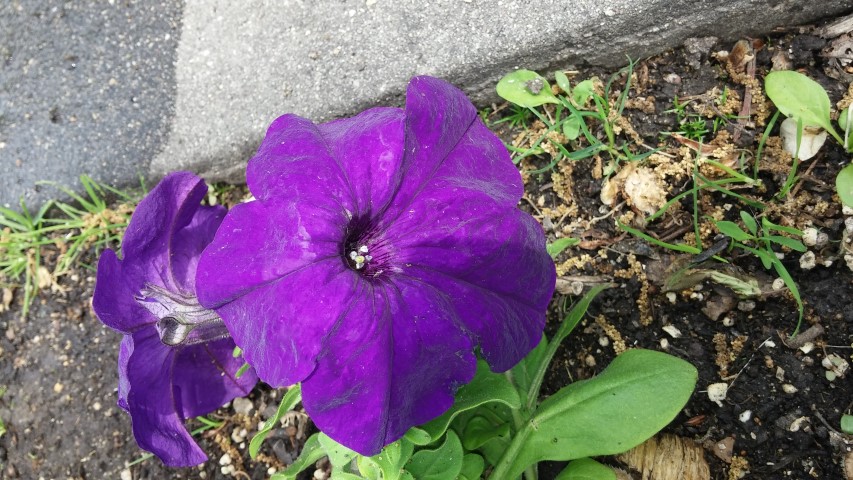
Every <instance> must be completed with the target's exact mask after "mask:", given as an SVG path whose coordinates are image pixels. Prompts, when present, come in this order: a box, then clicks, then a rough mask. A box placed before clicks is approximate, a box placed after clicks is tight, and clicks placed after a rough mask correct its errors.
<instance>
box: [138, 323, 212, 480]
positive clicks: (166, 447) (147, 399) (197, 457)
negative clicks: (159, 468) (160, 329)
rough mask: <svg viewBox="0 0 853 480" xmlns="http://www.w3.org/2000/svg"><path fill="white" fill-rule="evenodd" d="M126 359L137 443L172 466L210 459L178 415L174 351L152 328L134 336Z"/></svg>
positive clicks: (183, 465)
mask: <svg viewBox="0 0 853 480" xmlns="http://www.w3.org/2000/svg"><path fill="white" fill-rule="evenodd" d="M129 338H131V341H132V342H133V345H132V348H131V349H130V353H129V356H128V360H127V378H128V382H129V384H130V390H129V391H128V392H127V407H128V412H130V418H131V423H132V424H133V436H134V437H135V438H136V443H138V444H139V446H140V447H141V448H143V449H145V450H148V451H149V452H151V453H153V454H155V455H157V457H159V458H160V460H162V461H163V463H164V464H166V465H167V466H170V467H189V466H193V465H198V464H200V463H202V462H204V461H205V460H207V455H205V454H204V452H203V451H202V450H201V448H199V446H198V445H197V444H196V443H195V441H194V440H193V438H192V436H191V435H190V434H189V432H188V431H187V429H186V428H185V427H184V419H183V418H181V416H180V415H179V414H178V409H179V406H177V405H176V404H175V402H176V400H177V399H176V398H175V397H174V391H173V389H172V382H171V376H172V375H171V368H172V363H173V360H174V349H172V348H170V347H167V346H165V345H163V343H161V342H160V338H159V337H158V336H157V331H156V330H155V329H153V328H144V329H142V330H140V331H139V332H137V333H135V334H133V336H132V337H129Z"/></svg>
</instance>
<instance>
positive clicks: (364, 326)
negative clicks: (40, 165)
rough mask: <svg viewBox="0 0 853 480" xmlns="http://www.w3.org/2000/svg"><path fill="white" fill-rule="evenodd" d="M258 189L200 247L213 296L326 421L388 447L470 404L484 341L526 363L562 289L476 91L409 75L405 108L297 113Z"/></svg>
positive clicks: (210, 303) (251, 176) (269, 150)
mask: <svg viewBox="0 0 853 480" xmlns="http://www.w3.org/2000/svg"><path fill="white" fill-rule="evenodd" d="M247 180H248V184H249V188H250V189H251V191H252V193H253V194H254V195H255V197H256V198H257V201H254V202H251V203H246V204H243V205H239V206H237V207H235V208H234V209H232V210H231V212H230V213H229V214H228V215H227V216H226V217H225V220H224V221H223V223H222V226H221V227H220V229H219V231H218V232H217V234H216V238H215V239H214V240H213V242H212V243H211V244H210V246H209V247H208V248H207V249H206V250H205V252H204V254H203V255H202V257H201V260H200V261H199V267H198V284H199V301H200V302H201V304H202V305H204V306H206V307H208V308H213V309H215V310H216V311H217V312H218V313H219V314H220V315H221V316H222V319H223V320H224V321H225V324H226V325H227V326H228V329H229V330H230V331H231V332H232V334H233V335H234V339H235V341H236V342H237V345H239V346H240V347H241V348H242V349H243V351H244V355H245V357H246V359H247V361H248V362H249V363H250V364H251V365H252V366H254V367H255V369H256V370H257V372H258V375H259V376H260V378H261V379H263V380H264V381H266V382H268V383H270V384H271V385H273V386H284V385H290V384H293V383H296V382H300V381H301V382H302V393H303V403H304V406H305V408H306V410H307V411H308V413H309V415H310V416H311V417H312V419H313V420H314V422H315V423H316V424H317V426H318V427H319V428H320V429H321V430H322V431H323V432H325V433H326V434H327V435H329V436H330V437H332V438H333V439H335V440H336V441H338V442H339V443H341V444H343V445H346V446H347V447H349V448H351V449H353V450H355V451H357V452H359V453H361V454H363V455H373V454H376V453H377V452H379V451H380V449H381V448H382V447H383V446H384V445H386V444H388V443H391V442H393V441H394V440H396V439H398V438H400V437H401V436H402V435H403V434H404V433H405V432H406V430H408V429H409V428H410V427H412V426H413V425H417V424H420V423H423V422H426V421H428V420H431V419H433V418H435V417H437V416H438V415H440V414H442V413H443V412H444V411H446V410H447V409H448V408H449V407H450V406H451V405H452V403H453V394H454V392H455V391H456V389H457V388H458V387H459V386H461V385H463V384H465V383H467V382H469V381H470V380H471V378H472V377H473V375H474V371H475V366H476V358H475V356H474V353H473V350H474V348H475V347H477V348H479V351H480V353H481V354H482V355H483V357H484V358H485V359H486V360H487V361H488V362H489V364H490V365H491V367H492V368H493V369H494V370H496V371H503V370H507V369H509V368H511V367H512V366H513V365H515V364H516V363H517V362H518V361H519V360H520V359H521V358H522V357H524V356H525V354H527V353H528V352H529V351H530V350H531V349H532V348H533V347H534V346H535V345H536V343H537V342H538V341H539V340H540V338H541V336H542V330H543V326H544V323H545V310H546V308H547V305H548V301H549V299H550V297H551V293H552V291H553V288H554V280H555V271H554V264H553V262H552V261H551V259H550V257H549V256H548V254H547V253H546V251H545V239H544V235H543V233H542V229H541V227H540V226H539V225H538V224H537V223H536V222H535V221H534V220H533V218H531V217H530V215H528V214H526V213H523V212H521V211H519V210H518V209H517V208H516V204H517V203H518V201H519V199H520V198H521V195H522V193H523V189H522V181H521V176H520V175H519V173H518V171H517V170H516V169H515V167H514V166H513V164H512V162H511V161H510V158H509V155H508V154H507V152H506V149H505V148H504V146H503V144H502V143H501V142H500V140H499V139H498V138H497V137H495V135H494V134H492V133H491V132H490V131H489V130H488V129H487V128H486V127H485V125H483V123H482V122H481V121H480V119H479V118H478V116H477V111H476V110H475V109H474V106H473V105H471V103H470V101H468V99H467V98H466V97H465V95H464V94H463V93H462V92H461V91H459V90H458V89H456V88H455V87H453V86H452V85H450V84H448V83H446V82H444V81H442V80H438V79H435V78H429V77H417V78H414V79H413V80H412V81H411V83H410V84H409V88H408V91H407V95H406V109H405V110H400V109H395V108H374V109H371V110H367V111H365V112H363V113H361V114H360V115H358V116H356V117H353V118H348V119H343V120H337V121H334V122H330V123H326V124H322V125H315V124H313V123H311V122H310V121H309V120H306V119H303V118H300V117H297V116H294V115H285V116H283V117H280V118H279V119H277V120H276V121H275V122H273V124H272V125H271V126H270V128H269V130H268V132H267V135H266V138H265V139H264V141H263V143H262V144H261V146H260V148H259V150H258V153H257V155H256V156H255V157H254V158H253V159H252V160H251V161H250V162H249V166H248V171H247Z"/></svg>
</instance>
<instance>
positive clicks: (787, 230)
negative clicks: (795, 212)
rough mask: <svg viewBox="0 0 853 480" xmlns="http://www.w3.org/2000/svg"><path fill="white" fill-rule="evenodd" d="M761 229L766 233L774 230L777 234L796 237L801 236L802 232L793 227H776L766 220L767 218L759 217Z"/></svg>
mask: <svg viewBox="0 0 853 480" xmlns="http://www.w3.org/2000/svg"><path fill="white" fill-rule="evenodd" d="M761 227H762V228H763V229H764V230H767V231H770V230H775V231H777V232H784V233H790V234H791V235H794V236H797V237H802V236H803V232H802V230H798V229H796V228H794V227H785V226H783V225H776V224H775V223H773V222H771V221H770V220H767V217H761Z"/></svg>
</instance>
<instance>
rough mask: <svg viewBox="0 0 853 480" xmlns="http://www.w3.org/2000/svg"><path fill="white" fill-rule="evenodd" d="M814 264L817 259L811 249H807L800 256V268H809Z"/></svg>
mask: <svg viewBox="0 0 853 480" xmlns="http://www.w3.org/2000/svg"><path fill="white" fill-rule="evenodd" d="M815 265H817V261H816V259H815V255H814V252H813V251H811V250H809V251H808V252H806V253H804V254H802V256H800V268H802V269H803V270H811V269H813V268H814V267H815Z"/></svg>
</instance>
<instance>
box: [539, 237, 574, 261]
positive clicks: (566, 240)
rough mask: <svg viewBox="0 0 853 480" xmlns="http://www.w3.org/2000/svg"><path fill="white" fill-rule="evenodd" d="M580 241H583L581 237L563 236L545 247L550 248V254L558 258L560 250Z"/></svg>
mask: <svg viewBox="0 0 853 480" xmlns="http://www.w3.org/2000/svg"><path fill="white" fill-rule="evenodd" d="M579 243H581V241H580V239H579V238H572V237H563V238H558V239H556V240H554V241H553V242H552V243H549V244H548V245H546V246H545V248H546V249H547V250H548V255H551V258H557V255H559V254H560V252H562V251H563V250H565V249H567V248H569V247H574V246H575V245H577V244H579Z"/></svg>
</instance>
